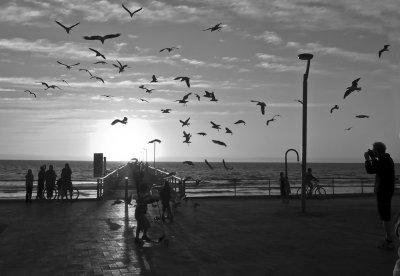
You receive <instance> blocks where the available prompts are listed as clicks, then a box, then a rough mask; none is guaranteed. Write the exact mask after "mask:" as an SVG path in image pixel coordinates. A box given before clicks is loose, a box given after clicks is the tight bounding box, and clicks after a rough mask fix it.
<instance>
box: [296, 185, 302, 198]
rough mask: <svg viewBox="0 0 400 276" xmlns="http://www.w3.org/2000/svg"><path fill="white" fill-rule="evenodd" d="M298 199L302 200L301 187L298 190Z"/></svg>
mask: <svg viewBox="0 0 400 276" xmlns="http://www.w3.org/2000/svg"><path fill="white" fill-rule="evenodd" d="M296 197H297V198H301V187H299V188H297V191H296Z"/></svg>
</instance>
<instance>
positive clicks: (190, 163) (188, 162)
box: [182, 161, 194, 166]
mask: <svg viewBox="0 0 400 276" xmlns="http://www.w3.org/2000/svg"><path fill="white" fill-rule="evenodd" d="M182 164H186V165H189V166H194V163H193V162H192V161H183V162H182Z"/></svg>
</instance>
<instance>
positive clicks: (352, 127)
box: [344, 127, 353, 130]
mask: <svg viewBox="0 0 400 276" xmlns="http://www.w3.org/2000/svg"><path fill="white" fill-rule="evenodd" d="M352 128H353V127H348V128H345V129H344V130H350V129H352Z"/></svg>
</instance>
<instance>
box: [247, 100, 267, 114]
mask: <svg viewBox="0 0 400 276" xmlns="http://www.w3.org/2000/svg"><path fill="white" fill-rule="evenodd" d="M250 102H252V103H257V105H259V106H260V107H261V114H262V115H264V114H265V107H266V106H267V105H266V103H265V102H260V101H254V100H251V101H250Z"/></svg>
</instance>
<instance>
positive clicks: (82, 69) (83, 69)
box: [79, 68, 93, 77]
mask: <svg viewBox="0 0 400 276" xmlns="http://www.w3.org/2000/svg"><path fill="white" fill-rule="evenodd" d="M79 71H85V72H88V73H89V75H90V76H91V77H93V75H92V73H90V71H89V70H88V69H85V68H81V69H79Z"/></svg>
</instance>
